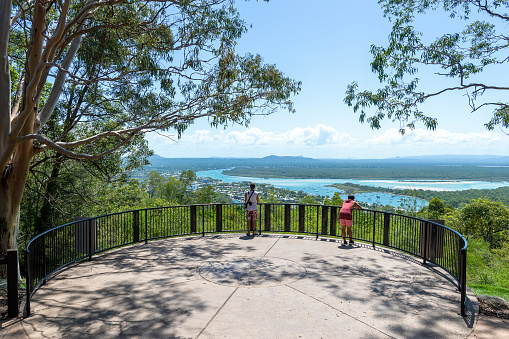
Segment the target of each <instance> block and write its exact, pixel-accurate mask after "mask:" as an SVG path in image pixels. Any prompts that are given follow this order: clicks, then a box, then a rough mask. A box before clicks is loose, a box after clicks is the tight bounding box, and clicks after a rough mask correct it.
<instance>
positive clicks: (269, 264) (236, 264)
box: [200, 257, 306, 287]
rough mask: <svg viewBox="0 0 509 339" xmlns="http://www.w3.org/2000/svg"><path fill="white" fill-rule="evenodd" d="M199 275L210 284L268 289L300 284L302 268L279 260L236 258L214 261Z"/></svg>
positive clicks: (294, 263)
mask: <svg viewBox="0 0 509 339" xmlns="http://www.w3.org/2000/svg"><path fill="white" fill-rule="evenodd" d="M200 275H201V276H202V278H203V279H205V280H208V281H210V282H213V283H216V284H220V285H228V286H240V287H268V286H275V285H283V284H286V283H290V282H292V281H295V280H299V279H301V278H303V277H304V276H305V275H306V270H305V269H304V267H302V266H301V265H299V264H298V263H296V262H293V261H290V260H286V259H280V258H266V257H261V258H235V259H227V260H224V261H214V262H210V263H208V264H206V265H204V266H203V267H202V268H200Z"/></svg>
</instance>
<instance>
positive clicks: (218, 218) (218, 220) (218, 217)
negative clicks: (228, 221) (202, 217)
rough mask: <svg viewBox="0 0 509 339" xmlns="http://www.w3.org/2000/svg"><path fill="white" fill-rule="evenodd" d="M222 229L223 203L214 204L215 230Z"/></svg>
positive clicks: (219, 230)
mask: <svg viewBox="0 0 509 339" xmlns="http://www.w3.org/2000/svg"><path fill="white" fill-rule="evenodd" d="M222 231H223V205H222V204H217V205H216V232H222Z"/></svg>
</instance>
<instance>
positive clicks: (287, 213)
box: [285, 204, 291, 232]
mask: <svg viewBox="0 0 509 339" xmlns="http://www.w3.org/2000/svg"><path fill="white" fill-rule="evenodd" d="M290 231H291V229H290V205H288V204H286V205H285V232H290Z"/></svg>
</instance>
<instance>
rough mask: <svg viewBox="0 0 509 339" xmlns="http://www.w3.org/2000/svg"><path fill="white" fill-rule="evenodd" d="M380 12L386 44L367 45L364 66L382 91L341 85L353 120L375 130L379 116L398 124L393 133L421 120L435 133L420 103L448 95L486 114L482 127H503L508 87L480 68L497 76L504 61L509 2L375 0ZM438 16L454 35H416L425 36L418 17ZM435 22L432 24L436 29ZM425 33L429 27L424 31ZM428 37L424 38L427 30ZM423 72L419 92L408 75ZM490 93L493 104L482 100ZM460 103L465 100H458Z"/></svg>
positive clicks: (508, 121) (508, 110)
mask: <svg viewBox="0 0 509 339" xmlns="http://www.w3.org/2000/svg"><path fill="white" fill-rule="evenodd" d="M378 2H379V4H380V5H381V6H382V8H383V10H384V15H385V16H386V17H387V18H389V20H390V21H391V22H392V31H391V33H390V35H389V43H388V45H387V46H386V47H381V46H374V45H372V46H371V53H372V55H373V61H372V62H371V69H372V71H373V72H374V73H376V74H377V75H378V79H379V80H380V82H381V83H382V84H384V86H383V87H381V88H379V89H378V90H376V91H369V90H360V89H359V85H358V83H357V82H353V83H351V84H350V85H349V86H348V89H347V92H346V97H345V102H346V103H347V104H348V105H349V106H351V107H353V109H354V111H355V112H358V113H359V114H360V116H359V119H360V121H361V122H368V123H369V124H370V126H371V127H372V128H376V129H378V128H380V126H381V122H382V120H384V119H391V120H393V121H395V120H399V121H400V132H401V133H405V130H406V129H407V128H410V129H413V128H414V127H415V124H416V123H417V122H422V123H424V125H425V126H426V127H427V128H428V129H431V130H434V129H436V127H437V119H436V118H435V117H433V116H431V115H428V114H427V113H425V112H424V111H423V109H422V108H421V107H422V105H421V104H423V103H424V102H425V101H428V100H429V99H432V98H434V97H438V96H444V95H447V94H450V93H452V92H458V91H460V92H462V93H464V94H466V96H467V97H468V100H469V104H470V106H471V109H472V111H477V110H479V109H481V108H483V107H484V108H487V109H490V108H491V109H492V110H493V111H492V116H491V118H490V120H489V121H487V122H486V123H485V126H486V128H488V129H489V130H491V129H493V128H495V127H497V126H499V127H502V128H508V127H509V104H508V101H507V100H506V99H505V98H506V96H507V95H506V93H508V91H509V87H508V86H507V85H505V84H503V83H499V82H498V81H497V79H495V78H494V77H489V76H483V74H482V72H483V71H488V70H494V71H497V70H498V71H500V72H503V69H504V65H505V64H507V62H508V58H507V53H508V49H509V45H508V43H507V41H508V40H509V36H508V35H507V33H506V31H507V29H506V28H507V24H508V23H509V14H508V8H509V1H506V0H491V1H479V0H461V1H459V0H379V1H378ZM439 11H443V12H445V13H446V14H448V15H449V16H450V17H451V18H452V19H454V20H460V25H461V26H463V28H462V29H461V30H460V29H458V32H454V31H453V32H443V34H441V35H440V36H438V37H436V38H432V39H429V40H428V38H427V37H426V38H424V34H425V33H427V32H426V31H422V32H421V31H418V30H417V26H418V25H419V23H422V21H419V20H420V18H421V16H425V17H424V18H425V19H427V20H428V21H430V22H431V21H432V19H431V18H433V16H436V15H437V13H438V12H439ZM443 20H444V19H443V17H438V18H437V19H436V20H435V22H436V25H435V26H434V27H433V29H436V28H437V27H438V28H440V27H444V26H445V25H443ZM427 28H428V30H431V27H429V26H428V27H427ZM430 34H431V33H430ZM419 72H421V74H422V73H423V72H425V73H426V74H428V75H430V76H434V79H433V81H432V85H430V86H429V88H428V87H427V88H426V90H422V89H421V90H419V78H417V77H416V75H417V74H418V73H419ZM487 92H493V93H494V94H493V95H494V96H495V97H498V98H499V99H498V100H492V99H489V98H487V97H486V95H485V96H484V97H483V94H486V93H487ZM465 100H467V99H465Z"/></svg>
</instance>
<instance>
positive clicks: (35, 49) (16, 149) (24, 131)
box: [0, 1, 45, 255]
mask: <svg viewBox="0 0 509 339" xmlns="http://www.w3.org/2000/svg"><path fill="white" fill-rule="evenodd" d="M5 2H10V1H3V2H2V5H0V6H2V7H0V8H1V9H2V10H3V12H2V14H0V17H1V18H2V19H0V38H1V39H0V59H1V60H0V126H1V127H0V159H1V160H2V162H1V163H2V165H3V166H0V255H4V254H5V253H6V252H7V250H8V249H12V248H14V249H16V248H17V239H16V236H17V234H18V232H19V212H20V205H21V199H22V197H23V191H24V188H25V184H26V180H27V176H28V170H29V166H30V160H31V158H32V155H33V153H32V152H33V141H32V140H30V141H24V142H21V143H17V144H16V137H17V136H18V135H19V136H21V135H28V134H31V133H33V131H34V122H35V113H36V112H37V96H36V92H37V86H36V84H37V81H38V79H37V72H36V67H37V65H38V63H39V61H40V57H41V51H42V38H43V31H44V30H43V28H44V24H45V23H44V18H45V12H44V8H43V7H42V6H41V4H38V6H35V10H34V24H33V27H32V33H31V37H32V42H33V43H32V44H31V45H30V48H29V50H28V53H27V55H28V63H27V66H26V69H25V70H26V74H27V76H26V78H25V84H30V86H27V85H25V86H24V93H23V101H22V103H21V112H24V114H23V115H24V118H23V121H22V122H21V123H20V122H18V123H17V124H16V125H17V126H19V127H18V128H17V127H14V129H11V123H10V120H11V116H10V115H11V109H10V92H11V86H10V76H9V66H8V56H7V48H6V47H5V46H4V45H3V44H4V43H5V44H7V43H8V37H9V35H8V33H5V30H10V20H7V23H6V22H5V20H6V16H5V11H6V10H7V9H8V8H6V6H5ZM8 7H9V9H10V8H11V6H8ZM10 13H11V11H10V10H9V11H8V13H7V18H9V19H10ZM4 47H5V48H4ZM6 64H7V65H6ZM34 78H35V79H34ZM7 79H8V80H7ZM6 93H7V95H6ZM6 117H7V118H6ZM6 121H8V123H5V122H6ZM16 128H17V133H16V134H17V135H11V134H12V133H14V132H15V130H16Z"/></svg>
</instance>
